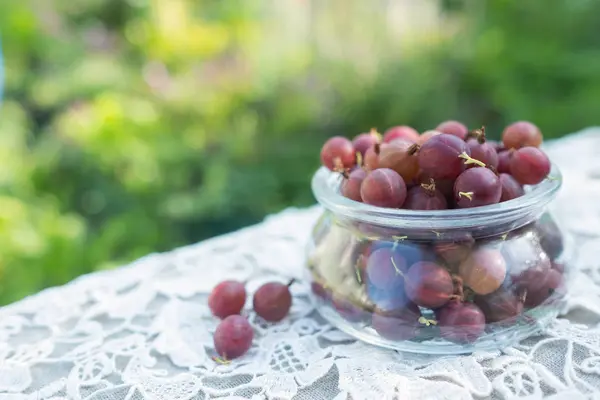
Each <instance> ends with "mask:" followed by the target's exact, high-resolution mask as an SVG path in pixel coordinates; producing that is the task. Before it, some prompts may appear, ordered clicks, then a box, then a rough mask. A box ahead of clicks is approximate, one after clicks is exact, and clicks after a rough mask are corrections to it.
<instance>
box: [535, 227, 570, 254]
mask: <svg viewBox="0 0 600 400" xmlns="http://www.w3.org/2000/svg"><path fill="white" fill-rule="evenodd" d="M535 229H536V231H537V233H538V235H539V238H540V245H541V246H542V249H544V251H545V252H546V254H548V257H550V259H551V260H556V259H557V258H558V257H560V255H561V254H562V252H563V250H564V242H563V236H562V234H561V233H560V229H559V227H558V226H557V225H556V223H555V222H554V221H553V220H552V219H549V218H543V219H541V220H540V221H538V222H536V223H535Z"/></svg>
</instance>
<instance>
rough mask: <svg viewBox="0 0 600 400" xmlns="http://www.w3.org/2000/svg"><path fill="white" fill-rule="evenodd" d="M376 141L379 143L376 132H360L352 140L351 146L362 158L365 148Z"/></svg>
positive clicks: (368, 147)
mask: <svg viewBox="0 0 600 400" xmlns="http://www.w3.org/2000/svg"><path fill="white" fill-rule="evenodd" d="M376 143H379V137H378V134H377V133H374V132H373V133H361V134H360V135H357V136H356V137H355V138H354V139H353V140H352V146H353V147H354V151H357V152H359V153H360V154H361V155H362V156H363V158H364V156H365V153H366V152H367V150H369V149H370V148H371V147H373V146H374V145H375V144H376Z"/></svg>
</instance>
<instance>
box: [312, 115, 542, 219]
mask: <svg viewBox="0 0 600 400" xmlns="http://www.w3.org/2000/svg"><path fill="white" fill-rule="evenodd" d="M541 143H542V133H541V132H540V130H539V129H538V127H537V126H535V125H534V124H532V123H530V122H526V121H521V122H515V123H513V124H511V125H509V126H507V127H506V128H505V129H504V132H503V133H502V143H496V142H494V141H491V140H487V139H486V135H485V129H484V128H481V129H476V130H472V131H469V130H468V129H467V127H466V126H465V125H463V124H462V123H460V122H457V121H446V122H443V123H442V124H440V125H439V126H438V127H437V128H436V129H435V130H430V131H426V132H424V133H422V134H419V133H418V132H417V131H416V130H414V129H413V128H411V127H409V126H396V127H393V128H390V129H388V130H387V131H386V132H385V134H384V135H383V137H382V136H381V135H380V134H379V133H377V131H375V130H374V129H373V130H371V132H369V133H362V134H360V135H358V136H356V137H355V138H354V140H352V141H350V140H349V139H347V138H344V137H341V136H335V137H332V138H330V139H329V140H328V141H327V142H326V143H325V145H324V146H323V148H322V150H321V162H322V164H323V165H324V166H325V167H327V168H329V169H330V170H332V171H336V172H339V173H341V174H342V175H343V176H344V181H343V182H342V186H341V193H342V194H343V195H344V196H346V197H347V198H349V199H352V200H355V201H359V202H364V203H366V204H370V205H373V206H378V207H386V208H404V209H411V210H444V209H450V208H469V207H479V206H485V205H489V204H496V203H499V202H503V201H508V200H512V199H514V198H517V197H519V196H522V195H523V194H524V190H523V185H535V184H538V183H540V182H541V181H542V180H544V179H545V178H546V177H547V176H548V174H549V172H550V161H549V159H548V157H547V156H546V154H545V153H544V152H543V151H542V150H540V149H539V148H538V147H539V146H540V144H541Z"/></svg>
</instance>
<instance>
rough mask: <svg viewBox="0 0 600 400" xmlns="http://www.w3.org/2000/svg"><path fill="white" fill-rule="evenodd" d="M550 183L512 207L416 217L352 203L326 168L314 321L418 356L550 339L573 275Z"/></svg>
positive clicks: (312, 266) (312, 275)
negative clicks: (553, 213) (546, 335)
mask: <svg viewBox="0 0 600 400" xmlns="http://www.w3.org/2000/svg"><path fill="white" fill-rule="evenodd" d="M550 176H551V177H552V178H550V179H546V180H544V181H543V182H542V183H540V184H538V185H536V186H533V187H530V188H528V190H527V192H526V194H525V195H524V196H522V197H520V198H517V199H514V200H510V201H507V202H503V203H499V204H495V205H490V206H485V207H477V208H470V209H454V210H442V211H413V210H399V209H384V208H379V207H374V206H370V205H367V204H363V203H358V202H355V201H352V200H350V199H347V198H345V197H343V196H342V195H341V194H340V193H339V186H340V179H341V177H340V176H339V174H335V173H331V172H330V171H329V170H327V169H325V168H321V169H320V170H319V171H317V173H316V174H315V176H314V177H313V181H312V189H313V193H314V195H315V197H316V198H317V200H318V201H319V203H320V204H321V205H322V206H323V207H324V208H325V211H324V213H323V215H322V216H321V218H320V219H319V221H318V222H317V224H316V226H315V227H314V230H313V233H312V240H311V242H310V245H309V247H308V263H307V274H308V278H309V281H310V282H311V285H312V290H313V294H314V296H313V298H314V300H315V302H316V307H317V310H319V312H320V313H321V315H322V316H323V317H324V318H325V319H327V320H328V321H329V322H330V323H331V324H333V325H334V326H336V327H338V328H339V329H341V330H342V331H345V332H346V333H348V334H350V335H352V336H354V337H356V338H358V339H361V340H364V341H365V342H369V343H372V344H376V345H380V346H384V347H389V348H394V349H398V350H402V351H411V352H418V353H430V354H458V353H469V352H472V351H475V350H490V349H496V348H502V347H505V346H509V345H511V344H514V343H515V342H517V341H519V340H521V339H524V338H525V337H527V336H530V335H532V334H534V333H536V332H537V331H539V330H541V329H543V328H544V327H545V326H547V324H548V323H549V322H550V321H551V320H552V319H553V318H555V317H556V316H557V314H558V312H559V310H560V308H561V303H562V302H563V300H564V297H565V294H566V290H567V289H566V288H567V287H568V285H567V282H568V278H569V275H570V274H569V272H570V271H569V268H568V264H566V263H565V260H567V259H569V258H570V257H568V256H567V252H566V251H565V247H568V246H565V244H564V241H563V236H562V234H561V232H560V230H559V228H558V227H557V225H556V224H555V223H554V221H553V220H552V218H551V217H550V215H548V214H547V213H546V208H547V205H548V203H549V202H550V201H552V199H553V198H554V197H555V195H556V193H557V191H558V189H559V188H560V186H561V181H562V177H561V175H560V172H559V171H558V170H557V168H556V167H555V166H553V169H552V172H551V174H550Z"/></svg>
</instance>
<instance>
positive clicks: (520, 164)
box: [510, 147, 550, 185]
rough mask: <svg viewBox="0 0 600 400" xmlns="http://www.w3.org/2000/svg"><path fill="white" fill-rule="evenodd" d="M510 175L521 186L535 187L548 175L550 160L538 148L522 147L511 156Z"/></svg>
mask: <svg viewBox="0 0 600 400" xmlns="http://www.w3.org/2000/svg"><path fill="white" fill-rule="evenodd" d="M510 173H511V175H512V176H513V177H514V178H515V180H516V181H517V182H519V183H520V184H522V185H536V184H538V183H540V182H541V181H543V180H544V178H546V176H548V174H549V173H550V160H549V159H548V157H547V156H546V154H544V152H543V151H541V150H540V149H538V148H535V147H523V148H521V149H519V150H517V151H515V152H514V154H513V155H512V157H511V159H510Z"/></svg>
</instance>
